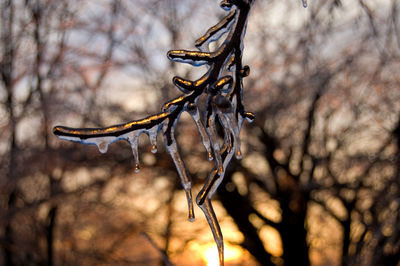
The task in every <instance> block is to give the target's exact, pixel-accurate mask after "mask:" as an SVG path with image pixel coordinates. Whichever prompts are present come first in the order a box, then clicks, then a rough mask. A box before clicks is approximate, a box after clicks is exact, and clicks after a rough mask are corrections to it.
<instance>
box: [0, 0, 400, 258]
mask: <svg viewBox="0 0 400 266" xmlns="http://www.w3.org/2000/svg"><path fill="white" fill-rule="evenodd" d="M180 2H185V3H186V4H187V5H179V6H180V7H182V8H176V6H178V3H180ZM207 3H212V4H210V5H209V6H210V9H209V10H207V12H206V14H204V13H201V12H200V9H198V10H197V9H196V7H197V6H198V5H199V3H198V1H191V0H190V1H183V0H182V1H167V0H163V1H161V0H160V1H139V0H135V1H124V0H120V1H79V0H73V1H71V0H70V1H62V0H51V1H49V0H47V1H44V0H43V1H41V0H30V1H22V0H21V1H8V0H5V1H1V3H0V5H1V7H0V36H1V40H0V42H1V44H0V50H1V54H0V62H1V63H0V73H1V79H0V114H1V118H2V119H1V120H0V128H1V130H0V176H1V177H0V191H1V194H0V195H1V196H0V208H1V211H0V226H1V230H0V232H1V234H0V245H1V249H2V254H1V255H0V256H1V259H2V261H3V263H4V264H6V265H14V264H15V265H37V264H49V265H51V264H61V265H62V264H66V265H71V264H110V265H113V264H119V265H123V264H135V265H157V264H160V263H164V264H166V265H167V264H168V263H170V262H171V261H172V262H180V261H185V262H186V263H188V264H190V263H191V259H193V260H194V257H195V256H194V255H193V254H190V255H191V256H186V255H185V257H184V258H183V259H182V260H181V259H179V256H183V255H182V254H185V253H184V251H183V250H184V249H187V248H189V247H190V244H191V243H192V242H193V239H196V238H198V236H199V235H200V236H202V235H204V234H205V233H204V232H205V231H204V228H205V227H206V224H205V223H201V221H200V222H196V223H194V224H190V225H189V227H188V229H186V227H185V226H186V219H185V211H186V209H185V207H184V206H182V205H181V204H180V201H181V200H182V196H183V195H182V191H181V189H180V186H179V184H177V180H176V179H177V178H176V173H175V170H174V166H173V165H172V163H171V161H170V159H168V158H166V157H165V156H164V155H163V153H162V152H161V153H158V154H157V155H153V154H151V153H150V152H149V150H150V147H149V146H148V145H147V144H146V143H144V144H143V145H142V148H141V149H144V150H145V151H146V154H145V156H144V157H143V163H144V167H143V168H142V173H140V174H137V175H133V174H132V168H133V165H132V160H131V152H130V150H129V148H128V147H126V146H124V145H116V146H117V147H112V148H111V147H110V151H109V152H108V153H107V154H106V155H101V156H100V155H98V151H97V150H96V149H89V150H88V149H87V148H81V147H80V146H77V145H68V144H64V143H62V144H61V143H60V142H59V141H56V140H55V139H54V138H53V137H52V136H51V134H50V132H51V131H50V128H51V127H52V126H53V125H54V124H59V123H64V124H65V123H68V124H70V125H73V126H76V127H79V126H83V125H85V126H88V125H89V126H104V125H107V124H110V123H114V122H116V123H119V122H121V121H127V120H130V119H132V117H143V114H142V113H143V112H144V110H146V114H148V113H152V112H154V111H156V110H157V109H158V108H159V106H160V104H161V103H162V102H163V101H164V100H165V99H169V98H170V97H171V95H172V94H173V93H176V90H175V89H171V90H170V89H169V88H166V90H163V93H162V94H158V93H159V91H160V90H159V88H161V87H163V86H165V84H171V82H170V78H171V77H172V75H173V74H177V73H179V74H180V75H182V76H196V74H197V73H195V72H194V73H189V71H190V70H189V69H188V68H180V67H178V66H174V67H175V69H170V68H171V66H170V65H169V63H168V62H167V61H166V60H165V61H163V60H164V59H165V52H166V51H167V50H169V49H171V48H175V47H188V48H191V47H192V43H191V42H192V41H193V40H194V39H195V38H196V37H198V36H200V35H201V34H202V33H203V31H204V30H205V27H207V26H208V25H209V23H208V22H207V23H206V25H204V27H203V26H200V25H203V21H204V20H205V19H207V20H208V19H210V20H211V19H213V20H214V21H215V22H217V21H218V19H217V17H218V16H220V14H219V13H217V14H215V15H214V12H215V13H216V11H214V10H212V8H211V7H213V6H215V3H214V1H202V3H201V4H202V5H204V6H206V5H207ZM300 4H301V3H300ZM255 5H256V6H255V7H254V9H253V13H252V14H251V18H250V21H249V30H248V35H247V39H246V41H247V43H246V45H245V47H246V50H245V55H246V57H245V61H246V63H247V64H249V65H250V66H251V67H252V69H251V75H250V76H249V78H248V79H247V80H245V87H246V88H248V90H247V91H246V95H245V102H246V103H247V105H249V104H250V105H251V108H252V110H250V111H255V112H256V124H255V125H254V124H253V125H252V126H250V127H248V129H247V131H246V132H244V134H243V136H242V139H243V142H244V143H243V145H244V146H245V148H246V149H244V159H243V160H242V161H236V162H234V164H233V165H232V167H231V168H230V169H228V172H227V176H226V178H225V184H224V185H223V186H221V187H220V190H219V198H218V199H217V200H218V201H219V202H221V204H222V206H223V208H224V210H225V211H226V216H230V217H232V221H233V223H234V225H235V226H236V228H237V230H239V231H240V232H242V239H241V240H238V241H237V242H235V243H233V244H238V245H241V246H242V247H244V248H245V249H247V250H248V251H249V253H250V254H252V256H253V258H254V260H256V261H258V263H259V264H261V265H273V264H275V265H282V264H283V263H284V264H285V265H294V264H295V265H307V264H314V265H327V264H331V265H360V264H362V265H396V264H398V261H399V254H400V252H399V247H400V235H399V228H400V220H399V218H400V217H399V206H400V205H399V180H400V179H399V177H400V176H399V173H400V169H399V165H400V164H399V154H400V152H399V150H400V147H399V146H400V144H399V143H400V142H399V139H400V138H399V135H400V133H399V132H400V130H399V128H400V126H399V125H400V123H399V121H400V90H399V85H400V84H399V81H400V77H399V73H398V71H397V69H398V68H399V53H400V25H399V23H400V22H399V19H398V18H399V15H398V14H399V1H397V0H384V1H378V0H376V1H363V0H359V1H337V0H335V1H334V0H323V1H308V8H307V9H302V8H301V7H300V5H296V4H293V1H256V3H255ZM183 7H184V8H183ZM205 8H207V7H205ZM202 9H203V7H202ZM155 10H156V11H155ZM192 10H196V12H192ZM154 12H157V14H155V13H154ZM282 14H284V15H282ZM214 16H215V17H214ZM171 19H173V20H177V21H171ZM192 36H193V37H192ZM175 42H177V43H175ZM113 84H115V85H113ZM119 95H122V96H119ZM167 96H168V97H167ZM181 123H182V125H180V130H181V131H180V134H179V136H178V137H177V139H178V142H181V143H182V144H183V145H181V146H182V148H183V149H182V153H183V157H184V158H185V159H186V161H187V164H188V166H189V167H188V170H189V172H190V174H191V175H192V177H194V182H199V183H201V182H203V178H204V177H205V176H206V173H207V172H208V171H209V169H210V168H211V165H209V164H207V163H204V164H201V163H199V162H200V161H202V160H200V159H199V158H203V157H204V152H203V149H202V148H201V147H200V146H199V145H198V139H199V136H197V135H196V134H197V133H195V132H194V131H193V129H192V127H193V126H192V125H191V124H190V123H191V122H190V121H189V120H185V119H183V120H182V121H181ZM155 157H156V158H155ZM146 166H147V167H146ZM194 187H195V189H196V186H195V185H194ZM143 199H146V200H147V204H146V206H144V205H145V204H144V203H143V202H144V201H143ZM219 216H220V217H222V215H219ZM221 220H223V224H224V222H225V220H228V219H227V217H222V219H221ZM206 229H207V228H206ZM222 230H223V231H224V226H222ZM224 236H225V239H226V240H228V241H230V239H233V238H231V236H230V234H229V233H225V234H224ZM272 236H276V237H275V238H274V237H272ZM238 239H240V237H239V238H238ZM149 240H150V241H149ZM272 240H273V241H272ZM204 241H207V240H204ZM196 263H198V261H196V262H193V264H196Z"/></svg>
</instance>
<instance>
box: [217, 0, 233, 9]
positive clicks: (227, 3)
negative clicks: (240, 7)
mask: <svg viewBox="0 0 400 266" xmlns="http://www.w3.org/2000/svg"><path fill="white" fill-rule="evenodd" d="M219 6H220V7H222V9H223V10H226V11H228V10H230V9H231V8H232V3H231V2H230V1H229V0H222V1H221V3H220V4H219Z"/></svg>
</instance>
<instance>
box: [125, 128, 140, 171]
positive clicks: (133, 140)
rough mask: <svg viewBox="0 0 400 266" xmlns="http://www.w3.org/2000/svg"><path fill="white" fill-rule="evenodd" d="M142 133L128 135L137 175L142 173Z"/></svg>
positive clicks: (135, 132) (136, 132) (134, 132)
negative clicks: (140, 136) (140, 143)
mask: <svg viewBox="0 0 400 266" xmlns="http://www.w3.org/2000/svg"><path fill="white" fill-rule="evenodd" d="M140 133H141V132H140V131H139V132H138V131H133V132H131V133H130V134H129V135H128V138H127V139H128V142H129V144H130V145H131V149H132V154H133V159H134V161H135V173H139V172H140V164H139V135H140Z"/></svg>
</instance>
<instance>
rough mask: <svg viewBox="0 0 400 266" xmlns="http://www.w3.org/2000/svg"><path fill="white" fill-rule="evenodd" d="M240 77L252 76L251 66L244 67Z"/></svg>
mask: <svg viewBox="0 0 400 266" xmlns="http://www.w3.org/2000/svg"><path fill="white" fill-rule="evenodd" d="M240 75H241V76H242V77H244V78H245V77H247V76H248V75H250V67H249V66H247V65H246V66H244V67H243V68H242V69H241V70H240Z"/></svg>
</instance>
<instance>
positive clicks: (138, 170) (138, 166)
mask: <svg viewBox="0 0 400 266" xmlns="http://www.w3.org/2000/svg"><path fill="white" fill-rule="evenodd" d="M139 172H140V165H139V164H135V173H139Z"/></svg>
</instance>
